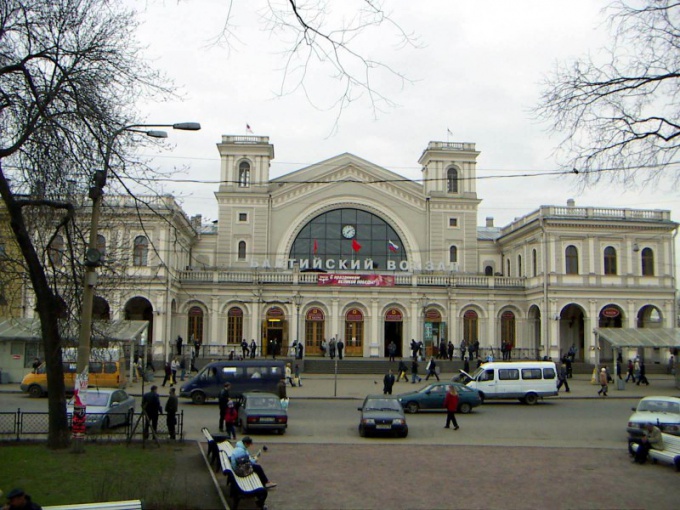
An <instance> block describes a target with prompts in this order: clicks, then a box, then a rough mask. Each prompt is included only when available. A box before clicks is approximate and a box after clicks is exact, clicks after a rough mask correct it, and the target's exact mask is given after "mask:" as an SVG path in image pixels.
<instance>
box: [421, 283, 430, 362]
mask: <svg viewBox="0 0 680 510" xmlns="http://www.w3.org/2000/svg"><path fill="white" fill-rule="evenodd" d="M428 301H429V300H428V298H427V296H426V295H425V294H423V295H422V296H421V297H420V309H421V310H422V312H423V336H422V338H423V348H424V350H425V352H424V353H423V357H424V358H427V338H426V337H425V334H426V329H425V319H426V318H427V303H428Z"/></svg>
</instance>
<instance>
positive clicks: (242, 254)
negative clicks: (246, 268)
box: [238, 241, 246, 260]
mask: <svg viewBox="0 0 680 510" xmlns="http://www.w3.org/2000/svg"><path fill="white" fill-rule="evenodd" d="M238 259H239V260H245V259H246V242H245V241H239V243H238Z"/></svg>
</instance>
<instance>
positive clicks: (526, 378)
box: [460, 361, 557, 405]
mask: <svg viewBox="0 0 680 510" xmlns="http://www.w3.org/2000/svg"><path fill="white" fill-rule="evenodd" d="M460 372H461V374H462V376H463V378H462V381H463V382H464V383H466V386H468V387H470V388H473V389H475V390H477V391H479V394H480V396H481V397H482V400H487V399H515V398H516V399H518V400H519V401H520V402H522V403H523V404H529V405H533V404H535V403H536V402H538V399H539V398H543V397H554V396H557V369H556V367H555V363H554V362H552V361H491V362H489V363H484V364H482V365H481V366H480V367H479V368H478V369H477V370H475V371H474V372H473V373H472V375H470V374H468V373H466V372H464V371H463V370H461V371H460Z"/></svg>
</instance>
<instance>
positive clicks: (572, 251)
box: [564, 245, 578, 274]
mask: <svg viewBox="0 0 680 510" xmlns="http://www.w3.org/2000/svg"><path fill="white" fill-rule="evenodd" d="M564 262H565V270H566V273H567V274H578V250H577V249H576V246H572V245H569V246H567V249H566V250H564Z"/></svg>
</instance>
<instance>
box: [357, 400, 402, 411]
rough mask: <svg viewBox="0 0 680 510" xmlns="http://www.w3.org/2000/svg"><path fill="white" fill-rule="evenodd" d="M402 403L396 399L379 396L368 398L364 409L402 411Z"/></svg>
mask: <svg viewBox="0 0 680 510" xmlns="http://www.w3.org/2000/svg"><path fill="white" fill-rule="evenodd" d="M400 410H401V404H399V402H398V401H397V400H395V399H390V398H377V399H371V400H367V401H366V403H365V404H364V411H400Z"/></svg>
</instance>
